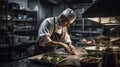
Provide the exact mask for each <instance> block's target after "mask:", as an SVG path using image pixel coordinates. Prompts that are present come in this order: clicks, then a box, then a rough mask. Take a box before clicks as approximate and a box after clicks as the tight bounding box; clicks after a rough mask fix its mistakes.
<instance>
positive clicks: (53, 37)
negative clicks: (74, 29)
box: [35, 17, 63, 54]
mask: <svg viewBox="0 0 120 67" xmlns="http://www.w3.org/2000/svg"><path fill="white" fill-rule="evenodd" d="M55 29H56V27H55V17H54V29H53V33H52V35H51V37H50V38H51V40H53V41H57V42H60V41H61V37H62V36H63V33H62V34H58V33H57V32H55ZM62 32H63V30H62ZM38 43H39V42H38ZM56 48H57V46H56V45H46V46H41V45H39V44H37V45H35V53H36V54H40V53H45V52H51V51H55V50H56Z"/></svg>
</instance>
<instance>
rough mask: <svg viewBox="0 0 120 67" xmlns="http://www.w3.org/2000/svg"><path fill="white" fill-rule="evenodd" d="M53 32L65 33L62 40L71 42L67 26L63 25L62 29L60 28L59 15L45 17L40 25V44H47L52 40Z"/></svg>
mask: <svg viewBox="0 0 120 67" xmlns="http://www.w3.org/2000/svg"><path fill="white" fill-rule="evenodd" d="M54 24H55V25H54ZM53 32H57V33H62V34H63V35H62V37H61V40H60V42H64V43H69V44H71V40H70V36H69V35H68V31H67V27H61V28H60V29H58V22H57V17H49V18H47V19H45V20H44V21H43V22H42V23H41V25H40V27H39V32H38V38H37V39H38V41H39V45H41V46H45V44H46V43H47V42H49V41H52V39H51V38H52V37H51V36H52V33H53Z"/></svg>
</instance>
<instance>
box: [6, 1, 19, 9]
mask: <svg viewBox="0 0 120 67" xmlns="http://www.w3.org/2000/svg"><path fill="white" fill-rule="evenodd" d="M8 8H9V10H12V9H20V5H19V4H18V3H15V2H10V3H8Z"/></svg>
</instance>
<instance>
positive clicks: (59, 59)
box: [28, 54, 67, 65]
mask: <svg viewBox="0 0 120 67" xmlns="http://www.w3.org/2000/svg"><path fill="white" fill-rule="evenodd" d="M45 58H46V59H45ZM66 58H67V57H65V56H59V55H52V54H49V55H47V54H41V55H37V56H33V57H29V58H28V60H30V61H31V62H34V63H39V64H47V65H48V64H49V65H57V64H59V63H61V62H63V61H65V60H66ZM48 59H49V61H48ZM55 59H56V60H55Z"/></svg>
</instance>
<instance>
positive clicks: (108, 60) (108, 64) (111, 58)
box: [102, 52, 117, 67]
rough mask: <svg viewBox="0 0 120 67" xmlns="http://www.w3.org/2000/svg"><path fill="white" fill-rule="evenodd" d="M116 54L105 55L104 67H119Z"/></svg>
mask: <svg viewBox="0 0 120 67" xmlns="http://www.w3.org/2000/svg"><path fill="white" fill-rule="evenodd" d="M116 63H117V61H116V54H115V53H111V52H105V53H103V61H102V67H117V64H116Z"/></svg>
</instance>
